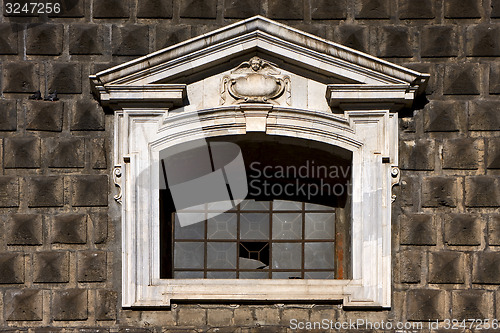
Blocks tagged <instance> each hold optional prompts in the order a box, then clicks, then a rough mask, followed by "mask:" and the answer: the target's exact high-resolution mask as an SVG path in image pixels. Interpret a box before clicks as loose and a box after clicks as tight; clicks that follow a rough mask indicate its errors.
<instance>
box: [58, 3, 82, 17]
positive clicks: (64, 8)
mask: <svg viewBox="0 0 500 333" xmlns="http://www.w3.org/2000/svg"><path fill="white" fill-rule="evenodd" d="M58 2H59V3H60V4H61V11H60V12H59V13H52V14H49V17H84V16H85V8H84V5H85V1H84V0H62V1H61V0H59V1H58Z"/></svg>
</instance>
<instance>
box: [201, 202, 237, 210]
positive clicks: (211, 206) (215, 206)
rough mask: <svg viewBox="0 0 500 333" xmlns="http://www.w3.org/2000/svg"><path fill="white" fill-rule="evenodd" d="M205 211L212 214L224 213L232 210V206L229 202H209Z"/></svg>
mask: <svg viewBox="0 0 500 333" xmlns="http://www.w3.org/2000/svg"><path fill="white" fill-rule="evenodd" d="M207 209H208V210H209V211H212V212H225V211H227V210H231V209H233V205H232V204H231V201H219V202H209V203H208V204H207Z"/></svg>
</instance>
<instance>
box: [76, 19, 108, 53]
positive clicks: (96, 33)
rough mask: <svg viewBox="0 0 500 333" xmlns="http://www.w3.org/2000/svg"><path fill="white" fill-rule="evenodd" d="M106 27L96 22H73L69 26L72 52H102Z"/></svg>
mask: <svg viewBox="0 0 500 333" xmlns="http://www.w3.org/2000/svg"><path fill="white" fill-rule="evenodd" d="M103 51H104V28H103V27H102V26H99V25H95V24H72V25H71V26H70V27H69V53H70V54H102V53H103Z"/></svg>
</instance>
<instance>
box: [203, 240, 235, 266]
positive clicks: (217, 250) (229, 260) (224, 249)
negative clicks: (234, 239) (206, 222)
mask: <svg viewBox="0 0 500 333" xmlns="http://www.w3.org/2000/svg"><path fill="white" fill-rule="evenodd" d="M207 268H236V243H214V242H211V243H208V244H207Z"/></svg>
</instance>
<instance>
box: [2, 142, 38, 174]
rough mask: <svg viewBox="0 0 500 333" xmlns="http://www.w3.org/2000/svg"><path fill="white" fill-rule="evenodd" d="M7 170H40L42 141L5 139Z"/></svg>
mask: <svg viewBox="0 0 500 333" xmlns="http://www.w3.org/2000/svg"><path fill="white" fill-rule="evenodd" d="M4 145H5V148H4V149H5V151H4V164H5V168H7V169H10V168H39V167H40V139H39V138H34V137H18V138H6V139H4Z"/></svg>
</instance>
